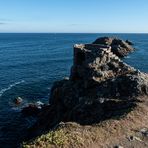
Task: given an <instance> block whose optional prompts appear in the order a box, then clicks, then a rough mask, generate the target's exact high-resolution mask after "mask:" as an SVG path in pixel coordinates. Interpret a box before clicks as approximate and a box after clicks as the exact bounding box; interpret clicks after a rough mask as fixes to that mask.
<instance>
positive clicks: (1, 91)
mask: <svg viewBox="0 0 148 148" xmlns="http://www.w3.org/2000/svg"><path fill="white" fill-rule="evenodd" d="M24 82H25V81H24V80H21V81H19V82H15V83H13V84H10V85H9V86H8V87H7V88H3V89H2V90H0V97H1V96H2V95H3V94H4V93H5V92H6V91H8V90H10V89H11V88H12V87H14V86H16V85H19V84H21V83H24Z"/></svg>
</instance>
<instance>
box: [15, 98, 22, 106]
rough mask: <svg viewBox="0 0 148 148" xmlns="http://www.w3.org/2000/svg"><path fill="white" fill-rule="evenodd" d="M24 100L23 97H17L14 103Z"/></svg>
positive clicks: (18, 103) (17, 103)
mask: <svg viewBox="0 0 148 148" xmlns="http://www.w3.org/2000/svg"><path fill="white" fill-rule="evenodd" d="M22 102H23V99H22V98H21V97H17V98H15V99H14V103H15V104H16V105H20V104H21V103H22Z"/></svg>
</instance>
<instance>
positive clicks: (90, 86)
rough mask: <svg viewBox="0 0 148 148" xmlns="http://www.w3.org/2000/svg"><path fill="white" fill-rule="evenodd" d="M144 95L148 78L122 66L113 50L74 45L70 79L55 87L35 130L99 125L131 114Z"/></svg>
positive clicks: (147, 86)
mask: <svg viewBox="0 0 148 148" xmlns="http://www.w3.org/2000/svg"><path fill="white" fill-rule="evenodd" d="M111 40H112V39H110V38H109V42H111V44H112V42H113V41H111ZM114 42H115V41H114ZM119 42H122V41H119ZM106 44H108V43H106ZM142 95H148V75H147V74H144V73H141V72H140V71H139V70H136V69H134V68H133V67H131V66H129V65H127V64H126V63H124V62H122V61H121V60H120V59H119V57H118V56H117V55H116V54H114V53H113V52H112V47H111V46H108V45H97V44H80V45H75V46H74V63H73V66H72V68H71V74H70V78H69V79H63V80H61V81H57V82H55V83H54V85H53V87H52V89H51V94H50V99H49V104H50V106H49V108H47V109H46V110H44V111H43V112H42V113H41V115H40V120H39V122H38V123H37V125H35V126H36V127H38V126H40V125H41V126H40V128H41V127H42V128H43V129H44V130H45V129H49V128H51V127H54V126H55V125H56V124H58V123H59V122H61V121H68V122H69V121H75V122H78V123H80V124H93V123H97V122H99V121H101V120H104V119H106V118H109V117H112V116H113V115H117V116H118V115H122V114H124V113H125V110H127V111H130V109H131V108H133V107H135V105H136V104H135V101H137V100H136V99H137V98H136V97H137V96H142Z"/></svg>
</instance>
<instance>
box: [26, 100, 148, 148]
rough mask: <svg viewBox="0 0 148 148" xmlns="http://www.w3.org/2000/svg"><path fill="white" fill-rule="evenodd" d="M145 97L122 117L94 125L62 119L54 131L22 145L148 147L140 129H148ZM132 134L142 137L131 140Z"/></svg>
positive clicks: (40, 147)
mask: <svg viewBox="0 0 148 148" xmlns="http://www.w3.org/2000/svg"><path fill="white" fill-rule="evenodd" d="M143 100H144V101H143ZM142 101H143V102H141V103H138V104H137V107H136V108H134V110H133V111H131V112H130V113H128V114H127V115H126V116H125V117H122V118H120V119H118V118H117V119H116V118H114V119H109V120H106V121H103V122H101V123H99V124H96V125H91V126H81V125H79V124H77V123H72V122H69V123H61V124H60V125H59V127H58V128H57V129H56V130H55V131H52V132H49V133H47V134H45V135H42V136H40V137H38V138H36V139H34V140H33V141H31V142H28V143H24V145H23V147H24V148H45V147H46V148H48V147H49V148H50V147H51V148H52V147H53V148H56V147H63V148H81V147H84V148H113V147H114V146H115V145H121V146H123V147H124V148H133V147H134V148H147V147H148V137H142V136H141V135H140V134H139V132H138V131H139V130H140V129H142V128H147V129H148V97H143V99H142ZM130 136H138V138H139V140H138V139H136V140H133V141H130V140H129V139H128V138H129V137H130Z"/></svg>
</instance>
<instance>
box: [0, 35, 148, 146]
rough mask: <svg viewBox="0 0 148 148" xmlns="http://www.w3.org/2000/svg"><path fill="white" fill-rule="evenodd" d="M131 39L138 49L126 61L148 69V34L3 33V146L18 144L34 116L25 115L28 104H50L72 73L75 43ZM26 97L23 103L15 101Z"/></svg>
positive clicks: (0, 60)
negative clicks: (57, 86)
mask: <svg viewBox="0 0 148 148" xmlns="http://www.w3.org/2000/svg"><path fill="white" fill-rule="evenodd" d="M102 36H116V37H119V38H121V39H129V40H131V41H132V42H133V43H134V45H135V48H136V51H135V52H133V53H131V54H130V55H129V56H127V57H126V58H125V59H124V61H125V62H127V63H128V64H130V65H132V66H134V67H135V68H138V69H140V70H141V71H144V72H148V34H0V147H1V148H3V147H4V148H5V147H8V148H9V147H10V148H12V147H16V145H17V143H19V140H20V138H21V137H22V136H23V135H24V133H25V129H26V128H27V127H28V126H30V125H31V124H30V123H32V122H33V121H34V119H32V118H22V116H21V114H20V109H21V108H22V106H24V105H25V104H27V103H30V102H37V101H42V102H45V103H47V102H48V96H49V93H50V88H51V86H52V84H53V82H54V81H56V80H59V79H62V78H63V77H65V76H69V72H70V67H71V65H72V59H73V45H74V44H75V43H91V42H93V41H94V40H95V39H96V38H97V37H102ZM16 97H22V98H23V104H22V106H19V107H16V106H15V105H14V104H13V100H14V99H15V98H16Z"/></svg>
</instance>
